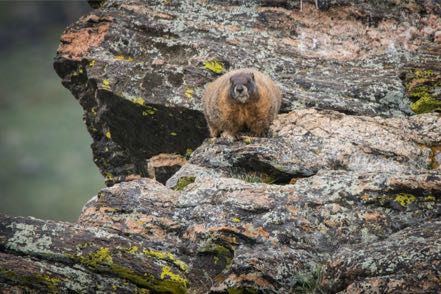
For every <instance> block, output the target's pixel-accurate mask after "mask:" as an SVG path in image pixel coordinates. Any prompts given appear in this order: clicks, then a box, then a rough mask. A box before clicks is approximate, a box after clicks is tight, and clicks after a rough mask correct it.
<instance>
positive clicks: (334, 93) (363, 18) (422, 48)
mask: <svg viewBox="0 0 441 294" xmlns="http://www.w3.org/2000/svg"><path fill="white" fill-rule="evenodd" d="M304 2H305V5H304V7H303V10H302V11H300V10H298V9H289V7H290V5H289V1H246V3H242V2H240V4H239V2H238V1H233V0H231V1H190V0H186V1H139V0H138V1H117V0H108V1H105V3H104V4H103V5H102V7H101V8H99V9H96V10H94V11H93V12H92V13H91V14H89V15H87V16H85V17H83V18H81V19H80V20H79V21H78V22H77V23H75V24H73V25H71V26H70V27H69V28H68V29H67V30H66V31H65V32H64V34H63V35H62V37H61V45H60V47H59V49H58V52H57V56H56V58H55V64H54V66H55V69H56V71H57V73H58V74H59V75H60V77H61V78H62V80H63V85H65V86H66V87H67V88H68V89H70V91H71V92H72V93H73V95H74V96H75V97H76V98H77V99H78V101H79V103H80V104H81V105H82V107H83V108H84V111H85V112H84V118H85V122H86V124H87V126H88V130H89V132H90V134H91V136H92V138H93V140H94V143H93V145H92V149H93V153H94V159H95V162H96V164H97V165H98V166H99V168H100V170H101V172H102V174H103V175H104V176H105V177H106V180H107V183H108V184H112V183H115V182H119V181H123V180H125V179H126V178H128V177H129V178H130V177H132V176H133V175H142V176H146V175H147V174H148V167H147V165H148V164H147V162H148V159H149V158H150V157H152V156H154V155H157V154H160V153H179V154H182V155H184V154H185V153H187V152H188V151H189V150H194V149H195V148H196V147H197V146H199V145H200V144H201V143H202V141H203V140H204V139H205V138H206V137H207V136H208V131H207V127H206V123H205V120H204V118H203V115H202V113H201V109H202V107H201V95H202V91H203V89H204V87H205V85H206V84H207V83H208V82H210V81H212V80H213V79H215V78H216V77H217V76H218V75H219V74H222V73H223V72H225V71H228V70H230V69H235V68H241V67H256V68H258V69H260V70H262V71H264V72H266V73H267V74H268V75H270V76H271V77H272V78H274V79H275V80H276V81H278V82H279V83H280V85H281V88H282V90H283V97H284V98H283V99H284V101H283V107H282V111H283V112H289V111H291V110H294V109H301V108H305V107H318V108H325V109H333V110H338V111H340V112H343V113H348V114H363V115H382V116H403V115H408V114H411V113H412V111H411V110H410V108H409V106H410V104H411V102H412V101H413V100H412V99H418V98H421V97H426V98H427V97H437V95H439V90H437V89H438V88H439V80H440V76H441V74H440V72H441V71H440V64H441V57H440V52H441V50H440V49H441V48H440V46H441V45H440V42H441V39H440V40H438V39H439V38H436V37H435V35H436V34H438V35H441V32H440V31H441V20H440V18H439V14H438V12H439V10H440V8H439V3H438V2H437V1H425V2H424V4H422V1H406V2H405V3H398V2H397V3H398V4H396V1H386V2H385V3H382V4H378V3H377V2H372V1H360V3H358V4H357V5H354V4H352V1H337V2H338V3H337V5H335V4H334V3H332V4H333V5H332V6H331V9H330V10H328V11H326V12H323V11H319V10H317V9H316V8H315V7H314V5H311V4H310V3H308V1H304ZM422 79H423V80H424V81H423V80H422ZM428 80H429V82H428ZM415 81H417V82H415ZM418 83H422V84H418ZM416 84H418V85H419V86H421V85H422V87H423V88H421V87H417V86H415V85H416ZM409 85H410V86H409ZM422 89H423V90H422ZM409 91H410V92H409ZM421 91H423V92H421ZM436 93H438V94H436ZM412 95H413V96H412ZM418 95H419V96H418ZM427 95H429V96H427ZM430 101H432V100H430ZM430 103H432V104H434V105H432V104H430ZM430 103H428V104H430V105H432V108H433V107H436V105H437V104H436V103H438V102H430ZM426 104H427V103H426ZM440 107H441V106H440ZM416 109H423V110H424V111H427V110H426V107H425V106H421V105H419V106H418V107H416Z"/></svg>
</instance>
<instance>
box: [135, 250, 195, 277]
mask: <svg viewBox="0 0 441 294" xmlns="http://www.w3.org/2000/svg"><path fill="white" fill-rule="evenodd" d="M142 252H143V253H144V254H145V255H148V256H152V257H155V258H157V259H161V260H165V261H170V262H172V263H173V264H174V265H175V266H177V267H178V268H179V269H180V270H181V271H184V272H186V271H188V265H187V264H186V263H185V262H183V261H182V260H179V259H177V258H176V257H175V256H174V255H173V254H171V253H170V252H163V251H158V250H152V249H144V250H143V251H142Z"/></svg>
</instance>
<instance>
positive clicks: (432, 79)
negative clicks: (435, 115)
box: [406, 69, 441, 113]
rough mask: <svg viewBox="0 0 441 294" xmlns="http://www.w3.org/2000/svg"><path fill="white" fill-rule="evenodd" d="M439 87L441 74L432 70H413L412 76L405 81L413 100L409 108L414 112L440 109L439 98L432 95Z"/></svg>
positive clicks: (440, 101)
mask: <svg viewBox="0 0 441 294" xmlns="http://www.w3.org/2000/svg"><path fill="white" fill-rule="evenodd" d="M437 88H441V74H439V73H437V72H434V71H433V70H421V69H418V70H415V71H414V72H413V74H412V78H411V79H409V80H408V81H407V82H406V90H407V94H408V95H409V97H410V98H411V99H412V100H413V101H414V102H413V103H412V104H411V105H410V108H411V109H412V111H413V112H415V113H426V112H431V111H434V110H441V100H439V99H437V98H436V97H435V96H434V95H435V94H434V93H436V92H437V91H439V90H437Z"/></svg>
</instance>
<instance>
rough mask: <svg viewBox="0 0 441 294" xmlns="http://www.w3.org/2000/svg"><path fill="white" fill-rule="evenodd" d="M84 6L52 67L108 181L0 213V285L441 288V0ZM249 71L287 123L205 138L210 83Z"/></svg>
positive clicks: (151, 0)
mask: <svg viewBox="0 0 441 294" xmlns="http://www.w3.org/2000/svg"><path fill="white" fill-rule="evenodd" d="M91 2H94V5H96V6H97V7H98V6H99V5H100V3H101V2H104V4H103V6H102V7H101V8H99V9H97V10H95V11H94V12H93V13H92V14H91V15H89V16H85V17H84V18H82V19H81V20H79V21H78V22H77V23H76V24H73V25H72V26H71V27H69V28H68V29H67V30H66V32H65V33H64V34H63V36H62V44H61V45H60V48H59V50H58V53H57V57H56V60H55V69H56V70H57V72H58V74H59V75H60V76H61V77H62V79H63V84H64V85H65V86H66V87H67V88H69V89H70V90H71V91H72V93H73V94H74V96H75V97H76V98H77V99H78V101H79V102H80V104H81V105H82V106H83V108H84V110H85V115H84V118H85V122H86V124H87V126H88V130H89V132H90V133H91V135H92V137H93V139H94V143H93V145H92V149H93V152H94V158H95V162H96V163H97V165H98V166H99V168H100V170H101V172H102V173H103V174H104V175H105V176H106V180H107V183H108V184H109V185H110V187H107V188H104V189H102V190H101V191H100V192H99V193H98V194H97V196H95V197H94V198H92V199H91V200H90V201H89V202H88V203H87V204H86V205H85V206H84V209H83V211H82V213H81V215H80V217H79V220H78V223H77V224H68V223H62V222H53V221H43V220H37V219H34V218H22V217H9V216H4V215H0V290H1V291H0V292H4V293H10V292H20V291H23V292H25V293H37V292H57V293H58V292H62V293H64V292H80V293H83V292H84V293H95V292H98V293H109V292H115V293H337V292H340V293H440V292H441V282H440V277H441V263H440V260H441V167H440V163H441V115H440V114H439V113H436V112H431V111H432V110H439V109H440V108H441V106H440V93H441V90H440V87H441V62H440V61H441V57H440V53H441V51H440V46H441V43H440V38H439V36H441V33H440V32H441V18H440V16H439V15H440V13H441V5H440V3H439V1H437V0H433V1H430V0H429V1H419V0H418V1H413V0H411V1H367V0H366V1H357V4H352V2H353V1H346V0H337V1H320V8H321V9H323V10H325V9H327V8H328V7H327V5H328V4H329V3H330V4H331V6H330V9H329V10H327V11H326V12H324V11H319V10H317V9H315V7H314V5H312V2H314V1H306V0H305V1H303V2H304V7H303V10H302V11H299V10H298V9H297V6H296V5H293V1H285V0H268V1H246V3H245V2H244V1H235V0H231V1H217V0H209V1H189V0H188V1H187V0H184V1H174V0H171V1H156V0H145V1H140V0H131V1H117V0H107V1H91ZM380 2H381V3H380ZM273 6H277V7H273ZM250 66H254V67H257V68H260V69H261V70H263V71H265V72H266V73H268V74H269V75H271V76H272V77H273V78H275V79H276V80H277V81H278V82H279V83H280V84H281V86H282V89H283V92H284V105H283V112H285V113H284V114H280V115H279V116H278V117H277V119H276V120H275V121H274V123H273V125H272V128H271V135H270V136H268V137H266V138H254V137H247V136H243V137H242V138H241V140H238V141H236V142H228V141H224V140H222V139H216V140H213V139H206V136H207V129H206V124H205V121H204V119H203V116H202V114H201V111H200V110H201V105H200V96H201V93H202V90H203V87H204V85H205V84H206V83H207V82H209V81H210V80H212V79H214V78H215V77H216V76H217V75H218V74H220V73H222V72H223V71H225V70H228V69H230V68H238V67H250ZM311 106H314V107H315V108H314V109H312V108H308V107H311ZM305 107H306V108H308V109H305ZM411 110H413V111H415V112H421V113H424V114H418V115H413V116H409V114H412V111H411ZM426 112H428V113H426ZM193 150H194V151H193ZM167 153H176V154H168V155H167ZM190 154H191V156H190ZM185 158H187V159H188V160H186V159H185ZM181 166H182V168H180V167H181ZM147 176H150V177H152V178H153V177H154V178H156V180H155V179H149V178H146V177H147ZM161 183H165V185H164V184H161Z"/></svg>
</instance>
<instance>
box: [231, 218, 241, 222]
mask: <svg viewBox="0 0 441 294" xmlns="http://www.w3.org/2000/svg"><path fill="white" fill-rule="evenodd" d="M231 221H232V222H233V223H240V218H238V217H232V218H231Z"/></svg>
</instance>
